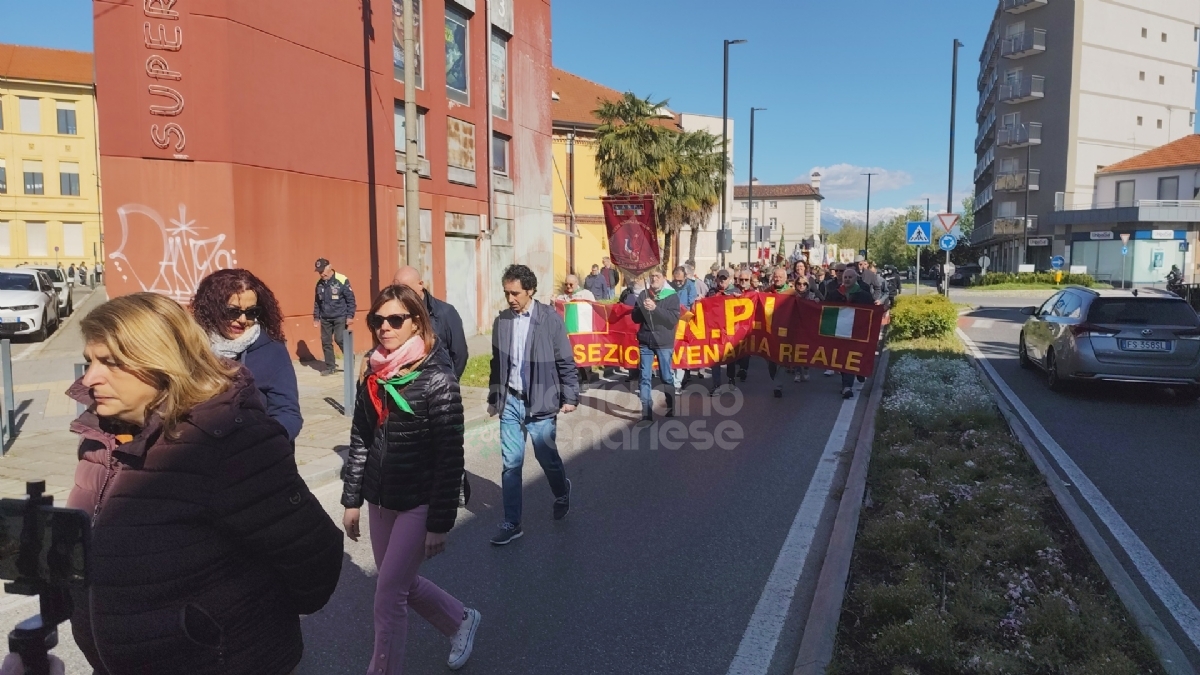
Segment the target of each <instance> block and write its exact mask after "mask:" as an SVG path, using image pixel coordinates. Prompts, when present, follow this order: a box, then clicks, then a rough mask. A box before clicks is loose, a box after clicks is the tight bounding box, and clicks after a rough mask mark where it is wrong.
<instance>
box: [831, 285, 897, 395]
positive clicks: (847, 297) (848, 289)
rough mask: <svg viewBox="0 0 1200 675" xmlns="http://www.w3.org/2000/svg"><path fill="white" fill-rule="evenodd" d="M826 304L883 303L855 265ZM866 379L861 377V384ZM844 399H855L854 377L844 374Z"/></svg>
mask: <svg viewBox="0 0 1200 675" xmlns="http://www.w3.org/2000/svg"><path fill="white" fill-rule="evenodd" d="M825 302H828V303H830V304H835V305H838V304H841V305H881V304H883V301H881V300H876V299H875V296H874V295H872V294H871V290H870V289H869V288H868V287H866V286H864V285H863V284H862V282H861V281H860V280H859V278H858V269H857V268H855V267H854V266H853V265H851V266H849V267H847V268H846V269H845V270H844V271H843V272H842V283H841V284H840V285H836V286H832V287H831V288H830V289H829V290H828V292H826V294H825ZM865 379H866V378H863V377H859V378H858V380H859V382H862V381H864V380H865ZM842 398H854V376H853V375H851V374H850V373H842Z"/></svg>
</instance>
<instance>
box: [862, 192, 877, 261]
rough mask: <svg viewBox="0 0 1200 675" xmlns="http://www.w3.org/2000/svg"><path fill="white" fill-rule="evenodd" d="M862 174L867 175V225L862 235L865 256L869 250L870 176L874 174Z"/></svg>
mask: <svg viewBox="0 0 1200 675" xmlns="http://www.w3.org/2000/svg"><path fill="white" fill-rule="evenodd" d="M863 175H864V176H866V177H867V226H866V232H865V233H864V235H863V258H867V257H868V255H867V254H868V253H869V252H870V251H871V177H872V176H874V175H875V174H873V173H864V174H863Z"/></svg>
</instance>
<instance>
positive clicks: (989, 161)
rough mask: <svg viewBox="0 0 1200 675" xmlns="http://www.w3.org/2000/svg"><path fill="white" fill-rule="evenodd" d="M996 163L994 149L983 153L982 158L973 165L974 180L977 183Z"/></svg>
mask: <svg viewBox="0 0 1200 675" xmlns="http://www.w3.org/2000/svg"><path fill="white" fill-rule="evenodd" d="M995 163H996V148H995V147H991V148H988V151H987V152H985V153H983V157H980V158H979V162H977V163H976V164H975V180H976V181H978V180H979V179H980V178H982V177H983V175H984V174H985V173H987V171H988V169H990V168H991V166H992V165H993V164H995Z"/></svg>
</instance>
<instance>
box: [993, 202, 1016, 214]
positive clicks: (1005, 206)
mask: <svg viewBox="0 0 1200 675" xmlns="http://www.w3.org/2000/svg"><path fill="white" fill-rule="evenodd" d="M996 217H997V218H1016V217H1017V203H1016V202H1000V203H999V204H997V205H996Z"/></svg>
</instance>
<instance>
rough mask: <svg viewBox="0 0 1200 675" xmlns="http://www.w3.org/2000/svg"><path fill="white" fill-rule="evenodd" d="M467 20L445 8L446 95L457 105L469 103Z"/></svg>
mask: <svg viewBox="0 0 1200 675" xmlns="http://www.w3.org/2000/svg"><path fill="white" fill-rule="evenodd" d="M469 62H470V61H469V54H468V53H467V18H466V17H465V16H464V15H463V14H462V13H460V12H459V11H458V10H456V9H453V8H451V7H447V8H446V95H447V96H449V97H450V98H451V99H453V100H455V101H458V102H459V103H464V104H467V103H470V97H469V93H470V90H469V89H468V88H467V85H468V82H467V66H468V64H469Z"/></svg>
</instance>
